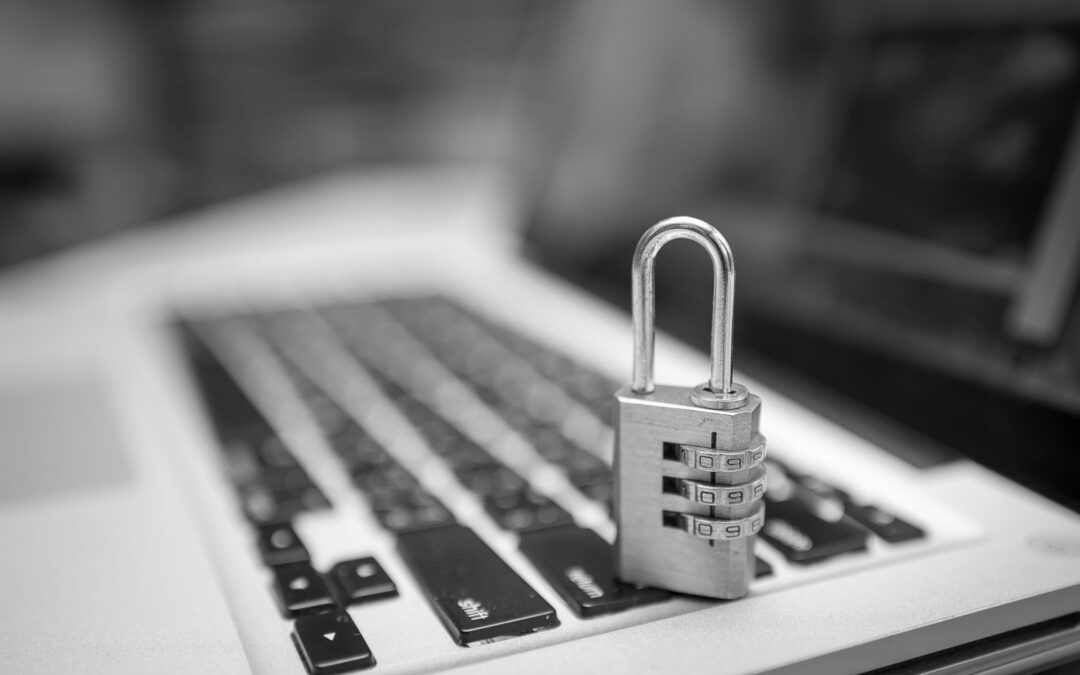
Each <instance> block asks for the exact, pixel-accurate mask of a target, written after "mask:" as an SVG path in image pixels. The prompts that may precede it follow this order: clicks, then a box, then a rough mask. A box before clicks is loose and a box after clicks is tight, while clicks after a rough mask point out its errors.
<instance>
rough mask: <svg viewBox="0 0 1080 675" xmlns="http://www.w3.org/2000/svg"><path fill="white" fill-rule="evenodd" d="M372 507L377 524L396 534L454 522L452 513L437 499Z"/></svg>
mask: <svg viewBox="0 0 1080 675" xmlns="http://www.w3.org/2000/svg"><path fill="white" fill-rule="evenodd" d="M374 508H375V518H376V519H378V521H379V524H381V525H382V526H383V527H385V528H386V529H387V530H390V531H391V532H395V533H398V534H400V533H402V532H415V531H416V530H426V529H428V528H431V527H441V526H443V525H451V524H453V523H454V522H455V521H454V515H453V514H452V513H450V512H449V511H448V510H447V509H446V507H445V506H443V505H442V504H440V503H439V502H437V501H435V502H433V503H429V504H409V503H392V504H388V505H384V506H376V507H374Z"/></svg>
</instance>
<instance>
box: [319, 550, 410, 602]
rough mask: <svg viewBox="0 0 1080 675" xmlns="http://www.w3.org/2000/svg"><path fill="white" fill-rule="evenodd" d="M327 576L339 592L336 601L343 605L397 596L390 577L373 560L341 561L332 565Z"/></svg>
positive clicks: (368, 558)
mask: <svg viewBox="0 0 1080 675" xmlns="http://www.w3.org/2000/svg"><path fill="white" fill-rule="evenodd" d="M328 576H329V577H330V579H331V580H333V584H334V586H335V587H336V588H337V590H338V591H340V592H339V594H338V599H339V600H340V601H341V603H342V604H344V605H351V604H359V603H362V602H370V601H371V600H380V599H383V598H392V597H395V596H396V595H397V594H398V590H397V586H396V585H395V584H394V582H393V580H391V579H390V575H389V574H387V573H386V570H384V569H383V568H382V565H380V564H379V562H378V561H377V560H375V558H371V557H367V558H357V559H356V560H343V561H341V562H339V563H338V564H336V565H334V567H333V569H331V570H330V574H329V575H328Z"/></svg>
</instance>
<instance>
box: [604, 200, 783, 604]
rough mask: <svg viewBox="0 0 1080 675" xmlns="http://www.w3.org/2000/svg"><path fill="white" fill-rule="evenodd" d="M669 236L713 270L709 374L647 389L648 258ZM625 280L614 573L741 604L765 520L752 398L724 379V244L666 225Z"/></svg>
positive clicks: (728, 283) (727, 251)
mask: <svg viewBox="0 0 1080 675" xmlns="http://www.w3.org/2000/svg"><path fill="white" fill-rule="evenodd" d="M672 239H690V240H693V241H695V242H697V243H698V244H701V245H702V246H703V247H704V248H705V249H706V251H708V253H709V256H710V257H711V258H712V263H713V316H712V364H711V372H710V373H709V381H708V382H706V383H704V384H701V385H698V386H697V387H696V388H694V389H688V388H685V387H672V386H664V385H660V386H656V385H654V384H653V351H654V350H653V337H654V327H653V321H654V313H655V307H654V304H655V301H654V293H655V289H654V261H655V258H656V254H657V252H659V250H660V248H661V247H663V246H664V244H666V243H667V242H669V241H671V240H672ZM632 283H633V291H632V292H633V322H634V372H633V381H632V383H631V384H630V385H629V386H626V387H623V388H622V389H620V390H619V391H618V392H616V394H615V399H616V401H617V405H616V413H615V462H614V466H615V518H616V522H617V525H618V534H617V538H616V570H617V574H618V576H619V578H620V579H622V580H623V581H625V582H627V583H632V584H637V585H642V586H655V587H657V588H665V589H668V590H671V591H677V592H680V593H691V594H694V595H703V596H708V597H712V598H724V599H732V598H738V597H741V596H743V595H746V593H747V591H748V590H749V585H750V580H751V579H752V578H753V576H754V570H755V559H754V545H753V543H754V535H756V534H757V532H758V531H759V530H760V529H761V527H762V525H763V524H764V520H765V511H764V502H763V501H762V499H761V498H762V496H763V495H764V494H765V466H764V464H763V460H764V459H765V437H764V436H762V435H761V434H760V433H759V431H758V425H759V420H760V416H761V400H760V399H759V398H758V397H757V396H754V395H753V394H750V393H749V392H748V391H747V390H746V387H743V386H742V385H739V384H734V383H732V381H731V328H732V326H731V324H732V321H731V320H732V304H733V302H734V297H735V267H734V263H733V260H732V256H731V248H730V247H729V246H728V243H727V241H726V240H725V239H724V237H723V236H722V235H721V234H720V233H719V232H718V231H717V230H716V229H715V228H714V227H712V226H711V225H709V224H708V223H705V222H703V221H700V220H697V219H696V218H687V217H680V218H670V219H668V220H665V221H662V222H660V223H657V224H656V225H654V226H652V227H651V228H649V230H648V231H647V232H646V233H645V234H644V235H643V236H642V238H641V241H639V242H638V246H637V250H636V251H635V252H634V263H633V281H632Z"/></svg>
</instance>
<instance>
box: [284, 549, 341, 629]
mask: <svg viewBox="0 0 1080 675" xmlns="http://www.w3.org/2000/svg"><path fill="white" fill-rule="evenodd" d="M271 571H272V572H273V573H274V596H275V597H276V598H277V601H278V606H279V607H280V608H281V612H282V613H283V614H285V616H299V615H301V614H312V613H314V612H320V611H322V610H324V609H331V608H334V607H335V604H334V598H333V596H331V595H330V590H329V589H328V588H327V587H326V582H324V581H323V578H322V577H321V576H320V575H319V573H318V572H316V571H315V569H314V568H313V567H312V566H311V564H310V563H306V562H295V563H286V564H284V565H278V566H277V567H274V568H272V569H271Z"/></svg>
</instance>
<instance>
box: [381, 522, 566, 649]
mask: <svg viewBox="0 0 1080 675" xmlns="http://www.w3.org/2000/svg"><path fill="white" fill-rule="evenodd" d="M398 552H399V553H400V554H401V557H402V558H403V559H404V560H405V563H406V564H407V565H408V566H409V569H410V570H411V571H412V573H413V575H414V576H415V577H416V580H417V581H418V582H419V583H420V586H421V587H422V588H423V589H424V592H425V593H426V594H427V596H428V600H429V601H430V602H431V604H432V606H433V607H434V608H435V611H436V613H437V614H438V615H439V619H440V620H441V621H442V622H443V625H444V626H446V629H447V630H448V631H449V632H450V635H451V637H453V638H454V641H455V642H457V643H458V644H459V645H470V644H473V643H476V642H485V641H488V640H494V639H498V638H504V637H509V636H512V635H521V634H523V633H532V632H533V631H537V630H541V629H544V628H553V627H555V626H558V625H559V620H558V618H557V617H556V616H555V610H554V609H553V608H552V607H551V605H549V604H548V603H547V601H545V600H544V599H543V598H542V597H540V595H539V594H538V593H537V592H536V591H534V590H533V589H532V587H530V586H529V585H528V584H527V583H525V581H524V580H523V579H522V578H521V577H519V576H518V575H517V573H516V572H514V570H513V569H511V568H510V566H509V565H507V564H506V563H505V562H503V560H502V559H501V558H500V557H499V556H498V555H496V554H495V552H494V551H492V550H491V549H490V548H489V547H488V545H487V544H485V543H484V542H483V540H481V539H480V537H478V536H476V534H475V533H474V532H473V531H472V530H470V529H469V528H467V527H463V526H461V525H449V526H446V527H437V528H433V529H429V530H420V531H417V532H410V533H407V534H402V535H400V536H399V537H398Z"/></svg>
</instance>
